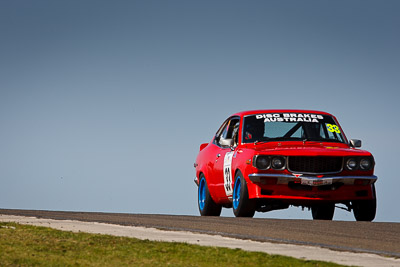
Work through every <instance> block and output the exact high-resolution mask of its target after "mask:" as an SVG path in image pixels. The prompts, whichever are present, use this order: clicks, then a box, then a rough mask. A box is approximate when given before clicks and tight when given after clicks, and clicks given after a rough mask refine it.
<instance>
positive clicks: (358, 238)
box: [0, 209, 400, 258]
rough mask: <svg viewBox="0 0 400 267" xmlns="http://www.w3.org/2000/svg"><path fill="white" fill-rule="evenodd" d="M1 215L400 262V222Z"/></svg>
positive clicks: (54, 213) (92, 214) (95, 214)
mask: <svg viewBox="0 0 400 267" xmlns="http://www.w3.org/2000/svg"><path fill="white" fill-rule="evenodd" d="M0 214H7V215H18V216H29V217H37V218H47V219H56V220H78V221H88V222H101V223H111V224H118V225H130V226H144V227H153V228H158V229H163V230H171V231H181V230H185V231H190V232H195V233H205V234H218V235H222V236H227V237H234V238H239V239H250V240H256V241H269V242H278V243H288V244H297V245H310V246H319V247H323V248H330V249H334V250H340V251H352V252H369V253H374V254H379V255H384V256H391V257H397V258H399V257H400V223H387V222H348V221H312V220H281V219H260V218H228V217H200V216H182V215H151V214H126V213H101V212H67V211H43V210H11V209H0Z"/></svg>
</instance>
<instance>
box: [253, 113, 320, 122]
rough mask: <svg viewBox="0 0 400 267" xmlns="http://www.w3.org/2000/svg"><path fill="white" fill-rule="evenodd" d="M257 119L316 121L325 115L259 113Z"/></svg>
mask: <svg viewBox="0 0 400 267" xmlns="http://www.w3.org/2000/svg"><path fill="white" fill-rule="evenodd" d="M256 119H258V120H259V119H264V122H316V123H318V122H319V121H318V120H323V119H324V117H323V116H322V115H318V114H305V113H267V114H258V115H256Z"/></svg>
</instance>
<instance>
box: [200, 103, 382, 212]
mask: <svg viewBox="0 0 400 267" xmlns="http://www.w3.org/2000/svg"><path fill="white" fill-rule="evenodd" d="M264 113H310V114H321V115H328V116H331V117H333V118H334V120H335V121H336V122H337V125H338V126H339V127H340V125H339V123H338V121H337V119H336V118H335V117H334V116H332V115H331V114H329V113H326V112H320V111H311V110H254V111H245V112H240V113H236V114H233V115H232V116H230V118H231V117H234V116H239V117H240V126H239V140H242V133H243V130H242V127H243V118H244V116H247V115H254V114H264ZM340 130H341V132H342V135H343V137H344V139H345V143H339V142H337V143H336V142H335V143H333V142H312V141H309V142H303V141H282V142H267V143H260V144H254V143H241V141H239V144H238V145H237V146H236V147H235V148H234V150H233V151H234V152H235V157H234V158H233V159H232V164H231V172H232V173H231V177H235V173H236V172H237V171H241V173H242V174H243V176H244V178H245V180H246V182H247V187H248V191H249V198H258V199H270V200H279V201H282V202H285V203H287V204H291V205H302V206H310V205H313V204H315V203H317V202H335V203H343V202H346V201H354V200H366V199H372V198H374V197H375V196H374V192H373V188H372V184H373V183H374V182H375V181H373V182H370V181H369V182H367V183H366V184H365V183H363V181H362V179H361V180H358V181H357V182H354V184H345V185H343V186H341V187H340V188H338V189H337V190H320V189H319V188H318V186H313V187H312V190H310V189H309V190H299V189H292V188H289V186H288V185H287V184H276V183H275V181H274V179H270V180H264V181H263V182H253V181H251V180H250V178H249V175H250V174H255V173H258V174H260V173H265V174H278V175H285V174H286V175H293V173H291V172H290V171H289V170H287V168H285V169H284V170H273V169H269V170H259V169H257V168H256V167H254V166H253V164H249V161H250V162H251V163H252V160H253V157H254V156H255V155H280V156H294V155H295V156H343V157H351V156H356V157H358V156H366V157H368V156H371V157H372V155H371V153H370V152H368V151H365V150H361V149H355V148H352V147H350V145H349V144H348V140H347V138H346V136H345V134H344V132H343V130H342V128H341V127H340ZM213 141H214V139H213V140H211V142H210V143H208V144H207V143H205V144H202V145H201V146H200V152H199V154H198V156H197V158H196V162H195V167H196V179H195V182H196V183H197V184H198V183H199V177H200V175H201V174H204V176H205V178H206V181H207V185H208V188H209V191H210V194H211V197H212V199H213V200H214V201H215V202H216V203H217V204H222V205H227V206H229V204H231V203H232V198H231V197H228V196H227V195H226V192H225V190H224V177H223V164H224V155H225V154H226V153H227V152H230V151H232V150H231V148H229V147H228V148H224V147H221V146H218V145H216V144H214V142H213ZM217 155H220V156H219V157H217ZM373 173H374V170H373V168H372V170H370V171H361V170H356V171H349V170H345V169H344V168H343V170H342V171H341V172H340V173H335V174H334V176H358V177H359V178H360V177H361V178H362V177H363V176H365V177H371V176H373ZM315 177H316V178H318V177H319V178H327V177H328V178H329V177H330V175H316V176H315ZM234 182H235V181H234V179H232V187H233V184H234ZM262 190H265V192H268V194H262ZM360 191H364V192H366V193H365V194H362V195H360V194H357V192H360Z"/></svg>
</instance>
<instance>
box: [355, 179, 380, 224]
mask: <svg viewBox="0 0 400 267" xmlns="http://www.w3.org/2000/svg"><path fill="white" fill-rule="evenodd" d="M372 193H373V196H374V198H373V199H369V200H357V201H353V202H352V206H353V213H354V218H356V221H365V222H371V221H372V220H373V219H375V214H376V193H375V186H374V185H372Z"/></svg>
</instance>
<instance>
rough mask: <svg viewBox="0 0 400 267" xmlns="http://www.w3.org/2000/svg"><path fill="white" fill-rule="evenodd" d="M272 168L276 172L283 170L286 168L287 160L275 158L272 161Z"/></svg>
mask: <svg viewBox="0 0 400 267" xmlns="http://www.w3.org/2000/svg"><path fill="white" fill-rule="evenodd" d="M271 166H272V168H274V169H276V170H280V169H283V168H284V167H285V158H283V157H273V158H272V160H271Z"/></svg>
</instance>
